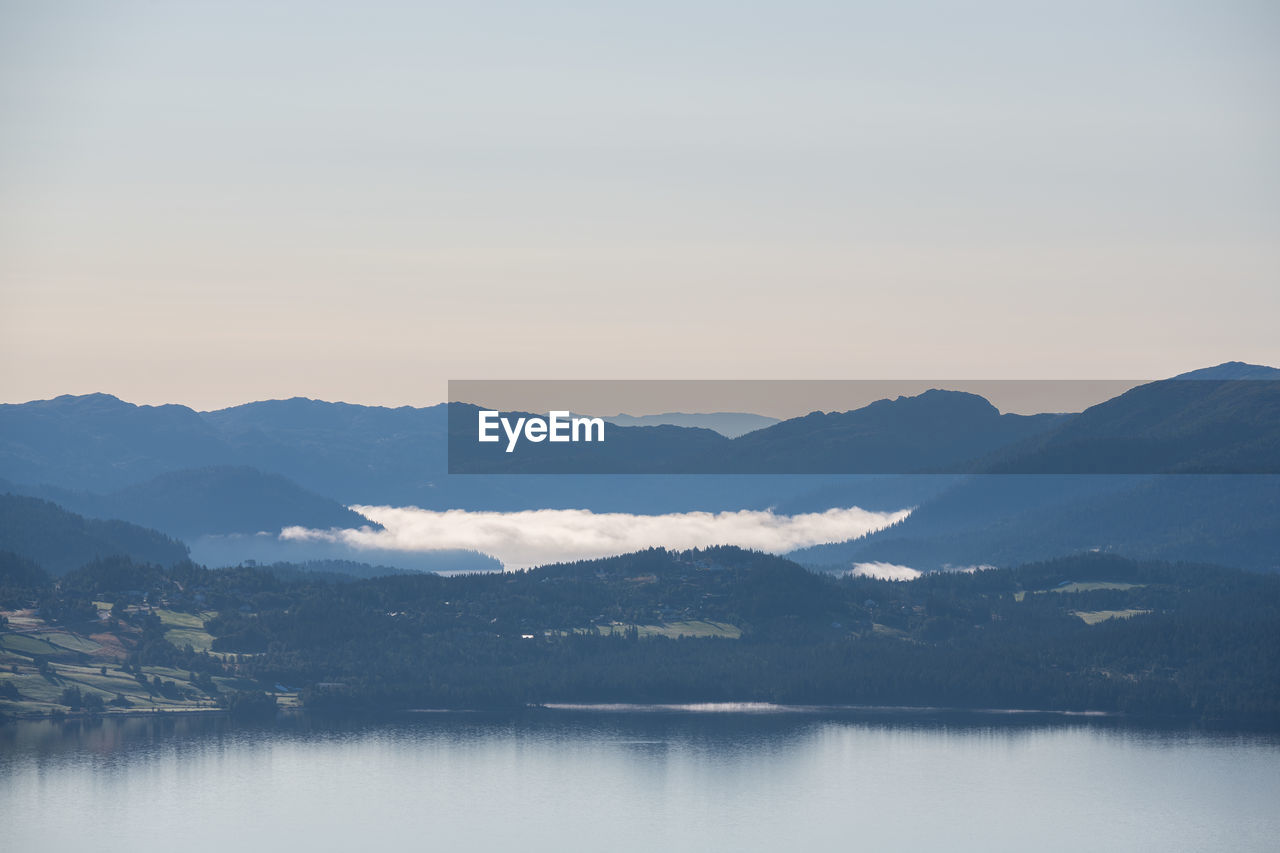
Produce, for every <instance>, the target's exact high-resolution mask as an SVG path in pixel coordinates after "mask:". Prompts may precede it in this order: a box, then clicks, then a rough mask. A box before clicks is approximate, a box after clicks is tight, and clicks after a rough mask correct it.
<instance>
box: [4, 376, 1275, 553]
mask: <svg viewBox="0 0 1280 853" xmlns="http://www.w3.org/2000/svg"><path fill="white" fill-rule="evenodd" d="M1277 376H1280V370H1276V369H1275V368H1269V367H1261V366H1257V365H1245V364H1242V363H1239V362H1228V363H1226V364H1223V365H1219V366H1217V367H1213V368H1206V369H1203V370H1198V371H1192V372H1190V373H1187V374H1183V375H1181V376H1180V377H1175V378H1174V379H1171V380H1163V381H1159V382H1154V383H1149V384H1147V385H1142V386H1138V387H1136V388H1133V389H1132V390H1130V391H1128V392H1126V393H1124V394H1121V395H1119V396H1117V397H1115V398H1113V399H1111V400H1108V401H1106V402H1104V403H1102V404H1099V405H1097V406H1094V407H1092V408H1090V409H1088V410H1086V411H1085V412H1082V413H1079V414H1066V415H1054V414H1046V415H1031V416H1022V415H1009V414H1001V413H1000V412H999V411H998V410H996V409H995V407H994V406H992V405H991V404H990V403H989V402H988V401H986V400H985V399H983V398H981V397H978V396H976V395H972V394H964V393H960V392H949V391H942V390H935V391H930V392H926V393H924V394H921V395H918V396H915V397H900V398H897V399H893V400H881V401H878V402H876V403H872V404H871V405H869V406H865V407H863V408H861V409H856V410H853V411H850V412H840V413H822V412H815V413H811V414H809V415H806V416H804V417H800V418H793V419H790V420H787V421H782V422H780V423H777V424H774V425H772V426H768V427H765V428H762V429H759V430H755V431H753V432H750V433H746V434H744V435H742V436H741V437H739V438H736V439H729V438H726V437H725V436H723V435H720V434H718V433H716V432H714V431H712V430H708V429H700V428H689V427H681V426H675V425H662V426H634V427H624V426H617V425H611V426H610V434H609V435H610V439H609V445H608V448H607V452H608V454H610V456H609V460H610V464H612V465H616V466H617V467H618V468H619V469H621V470H624V471H632V472H646V473H643V474H640V473H634V474H627V475H619V476H600V475H587V474H588V472H590V471H592V470H594V468H593V466H594V465H595V464H596V461H597V460H596V457H592V456H589V455H585V454H583V452H582V448H577V449H573V448H570V449H567V450H565V451H564V456H563V457H562V458H560V459H557V460H552V461H555V462H556V465H555V466H546V465H544V466H543V467H542V468H541V469H540V468H539V467H538V466H539V464H542V463H536V464H531V466H530V468H529V469H528V470H532V471H538V470H547V469H548V468H549V469H550V470H569V471H574V470H576V471H578V472H579V473H580V474H582V475H581V476H575V475H573V474H536V473H535V474H528V473H514V474H509V475H496V474H495V475H490V476H483V477H476V476H450V475H448V473H447V470H448V459H447V457H446V441H447V437H448V435H449V431H450V429H451V426H453V427H454V428H455V429H459V428H460V429H464V430H467V431H469V434H470V435H472V436H473V435H474V428H475V426H474V424H475V421H474V412H475V409H474V407H467V406H465V405H464V404H452V405H443V404H442V405H439V406H432V407H426V408H413V407H400V408H384V407H370V406H358V405H352V404H345V403H326V402H323V401H318V400H310V399H306V398H293V399H289V400H271V401H262V402H258V403H250V404H246V405H243V406H236V407H232V408H228V409H222V410H218V411H214V412H195V411H193V410H191V409H188V408H185V407H182V406H134V405H132V404H129V403H125V402H123V401H120V400H118V399H116V398H114V397H111V396H109V395H105V394H92V395H86V396H83V397H72V396H64V397H59V398H56V399H54V400H45V401H35V402H32V403H26V404H19V405H5V406H0V477H3V478H5V479H6V480H8V481H10V482H11V484H12V487H11V490H13V491H21V492H23V493H25V494H35V495H37V496H40V497H45V498H48V499H51V500H55V501H58V502H60V503H64V504H65V505H66V506H68V507H69V508H73V509H75V510H76V511H78V512H82V513H84V514H88V515H96V516H99V517H112V518H126V519H129V520H136V521H139V522H142V523H145V524H147V525H149V526H152V525H153V526H155V527H157V528H158V529H160V530H163V531H164V532H166V533H168V534H170V535H181V536H183V538H190V539H194V538H195V537H197V536H218V535H222V534H232V535H238V534H245V533H252V532H256V531H258V530H265V531H268V532H276V531H278V526H280V525H286V524H290V525H291V524H298V525H300V526H304V527H322V528H323V527H348V526H359V525H361V524H363V523H364V521H363V520H362V517H360V516H358V515H356V514H355V513H352V512H351V511H350V510H348V509H346V505H350V504H369V505H400V506H405V505H415V506H420V507H423V508H427V509H449V508H464V509H488V510H499V511H508V510H520V509H538V508H587V509H592V510H595V511H597V512H600V511H610V512H635V513H644V514H660V513H667V512H686V511H691V510H704V511H722V510H730V509H765V508H777V509H778V511H780V512H799V511H804V512H821V511H823V510H825V509H827V508H830V507H835V506H850V505H858V506H863V507H864V508H872V509H900V508H903V507H907V506H916V507H918V508H917V510H916V511H915V512H914V513H913V514H912V516H911V517H910V518H908V519H907V520H906V521H905V522H903V523H902V524H900V525H896V526H895V527H894V528H891V529H889V530H885V531H882V532H880V533H877V534H874V535H873V536H871V537H869V538H868V539H866V540H863V541H860V542H858V543H844V544H843V545H839V546H836V545H832V546H819V547H818V548H816V549H812V550H811V552H806V553H805V554H803V555H802V558H803V559H804V560H805V562H807V563H810V564H822V565H837V566H838V565H840V564H842V563H843V564H848V561H850V560H855V559H856V560H873V559H874V560H883V561H887V562H895V561H898V562H904V563H905V564H908V565H914V566H915V567H917V568H930V567H939V566H942V565H946V564H953V565H963V564H974V563H990V562H994V561H998V560H999V561H1009V560H1015V559H1016V560H1025V559H1041V558H1043V557H1047V556H1053V555H1055V554H1057V553H1062V552H1063V551H1064V550H1065V551H1072V550H1079V549H1087V548H1092V547H1099V548H1103V549H1111V550H1116V551H1117V552H1124V553H1137V554H1139V555H1143V556H1148V555H1149V556H1159V557H1162V558H1171V559H1177V558H1178V557H1179V553H1181V551H1180V550H1179V549H1182V550H1186V549H1187V548H1190V547H1192V545H1195V547H1199V548H1201V551H1203V553H1199V552H1197V553H1198V556H1197V559H1204V560H1212V561H1219V562H1225V563H1228V564H1231V565H1247V566H1251V567H1262V568H1266V567H1270V566H1272V565H1274V564H1275V563H1276V562H1277V560H1276V559H1275V556H1274V555H1275V554H1276V553H1277V552H1278V551H1280V548H1278V547H1277V533H1276V531H1275V527H1274V522H1273V521H1272V519H1273V518H1274V517H1275V515H1276V513H1274V512H1273V509H1274V507H1275V500H1274V497H1273V489H1274V486H1273V484H1274V483H1276V482H1278V481H1280V478H1276V477H1274V475H1272V478H1271V479H1267V478H1266V477H1261V478H1254V479H1241V480H1234V481H1233V480H1230V479H1227V480H1222V479H1217V480H1215V479H1213V478H1211V477H1210V478H1197V477H1195V476H1194V475H1198V474H1205V473H1209V472H1241V473H1244V472H1261V473H1268V472H1277V471H1280V382H1273V381H1267V380H1271V379H1275V378H1276V377H1277ZM1197 380H1198V381H1197ZM455 418H460V420H459V421H458V424H451V421H452V420H453V419H455ZM544 446H545V445H544ZM490 447H491V446H490ZM561 447H564V446H563V445H562V446H561ZM597 449H599V446H597ZM574 454H578V455H576V456H575V455H574ZM481 461H484V462H486V464H488V462H489V461H494V462H495V467H494V468H493V470H499V471H500V470H510V468H504V466H507V465H508V460H506V459H504V458H503V454H502V450H501V448H500V447H499V448H497V453H495V454H494V455H493V457H492V459H488V460H486V458H481ZM544 462H545V460H544ZM566 462H569V463H572V464H573V465H577V466H578V467H577V468H574V467H565V463H566ZM842 468H843V469H846V470H847V469H850V468H851V469H854V470H861V471H871V472H881V473H880V474H879V475H875V476H829V475H830V472H831V471H833V470H841V469H842ZM672 471H691V472H694V473H689V474H685V475H674V476H673V475H671V474H670V472H672ZM928 471H946V472H950V473H949V474H947V475H946V476H929V477H926V476H921V475H920V474H919V473H913V472H928ZM1153 471H1169V472H1179V474H1178V476H1191V479H1188V480H1186V481H1185V482H1182V483H1179V484H1171V483H1170V482H1169V481H1168V480H1167V479H1163V478H1155V479H1152V478H1150V477H1149V476H1147V475H1148V474H1149V473H1150V472H1153ZM651 472H655V473H651ZM712 472H715V473H712ZM781 472H788V473H785V474H784V473H781ZM805 472H810V473H805ZM1070 472H1089V473H1092V474H1099V473H1100V474H1105V475H1106V476H1095V477H1092V478H1078V479H1072V476H1066V475H1067V474H1069V473H1070ZM985 474H1018V475H1019V477H1020V478H1022V479H1019V478H1008V477H1006V478H1004V479H1003V480H1002V479H1001V478H999V477H996V478H984V477H983V476H982V475H985ZM1057 474H1062V475H1064V476H1057ZM818 475H821V476H818ZM1131 475H1132V476H1131ZM1233 483H1234V484H1235V485H1231V484H1233ZM993 484H994V485H993ZM1242 484H1248V487H1247V488H1245V487H1243V485H1242ZM1102 507H1106V508H1107V510H1106V512H1103V511H1102V510H1101V509H1100V508H1102ZM1126 518H1127V519H1130V521H1131V523H1128V524H1126V523H1125V522H1124V521H1123V519H1126ZM1188 531H1197V532H1196V533H1195V534H1194V535H1191V534H1190V533H1188ZM226 541H231V540H226ZM1179 543H1181V544H1179ZM1196 543H1198V544H1196ZM1053 549H1057V550H1053ZM1126 549H1128V550H1127V551H1126ZM220 553H221V552H220ZM338 556H342V557H344V558H345V557H346V556H347V555H338ZM273 559H292V557H291V556H290V555H281V556H276V555H273ZM299 559H301V558H299ZM912 561H914V562H912Z"/></svg>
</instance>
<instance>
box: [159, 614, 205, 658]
mask: <svg viewBox="0 0 1280 853" xmlns="http://www.w3.org/2000/svg"><path fill="white" fill-rule="evenodd" d="M155 614H156V615H157V616H159V617H160V622H161V624H163V625H164V626H165V628H166V629H167V630H166V631H165V632H164V638H165V639H166V640H168V641H169V642H171V643H173V644H174V645H175V646H177V647H178V648H180V649H181V648H183V647H184V646H186V645H188V644H190V645H191V648H193V649H195V650H196V651H197V652H207V651H209V650H210V649H212V647H213V635H212V634H210V633H209V632H208V631H206V630H205V629H204V622H205V620H206V619H212V618H213V617H215V616H217V615H218V614H217V613H214V612H208V613H179V612H178V611H176V610H156V611H155Z"/></svg>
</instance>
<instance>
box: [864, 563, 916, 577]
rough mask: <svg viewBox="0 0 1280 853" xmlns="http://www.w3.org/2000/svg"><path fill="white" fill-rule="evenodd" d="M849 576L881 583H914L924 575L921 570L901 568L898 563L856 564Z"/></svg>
mask: <svg viewBox="0 0 1280 853" xmlns="http://www.w3.org/2000/svg"><path fill="white" fill-rule="evenodd" d="M849 574H851V575H853V576H854V577H857V578H875V579H876V580H880V581H912V580H915V579H916V578H918V577H920V575H921V574H923V573H922V572H921V571H920V570H919V569H913V568H911V567H910V566H899V565H898V564H896V563H854V564H853V569H852V570H851V571H850V572H849Z"/></svg>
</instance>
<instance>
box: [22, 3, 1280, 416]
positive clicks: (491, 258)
mask: <svg viewBox="0 0 1280 853" xmlns="http://www.w3.org/2000/svg"><path fill="white" fill-rule="evenodd" d="M1277 44H1280V7H1277V6H1276V5H1275V4H1270V3H1264V2H1244V1H1243V0H1236V2H1223V3H1214V4H1206V3H1198V2H1159V3H1157V2H1136V3H1127V4H1123V5H1116V4H1109V3H1105V4H1104V3H1098V2H1085V3H1078V4H1070V5H1068V6H1063V5H1061V4H1057V5H1049V4H1045V5H1040V4H1026V3H1014V2H986V3H982V4H978V5H976V6H971V7H967V8H964V9H961V8H959V7H952V6H948V5H944V4H923V3H905V4H882V5H873V4H866V3H826V2H809V0H801V2H797V3H789V4H770V5H768V6H766V7H756V8H744V7H742V6H741V4H728V3H722V2H720V3H718V2H694V3H682V4H672V3H663V2H659V3H656V4H646V5H644V6H642V7H633V8H577V7H575V6H573V5H571V4H551V5H545V4H540V5H539V6H538V7H537V8H536V9H535V8H533V7H531V6H528V5H521V4H501V5H499V6H493V5H488V6H483V7H482V6H476V5H471V6H467V5H465V4H456V5H453V6H447V7H446V6H442V5H439V4H395V3H371V4H360V5H359V6H355V5H346V4H327V3H320V4H313V3H301V2H286V3H275V4H267V5H261V4H249V3H245V2H241V0H235V2H226V3H183V4H154V3H140V2H131V0H126V1H125V2H118V3H110V4H103V3H84V2H68V3H58V4H32V3H20V2H11V0H0V125H2V126H3V127H4V128H5V132H4V133H3V134H0V401H2V402H23V401H26V400H31V399H40V398H48V397H53V396H57V395H59V394H64V393H86V392H92V391H104V392H109V393H112V394H115V395H117V396H119V397H121V398H123V399H126V400H129V401H132V402H137V403H164V402H176V403H183V404H187V405H191V406H193V407H195V408H198V409H213V408H219V407H222V406H227V405H234V404H238V403H243V402H247V401H250V400H258V399H267V398H281V397H291V396H295V395H300V396H309V397H316V398H321V399H326V400H345V401H349V402H357V403H371V404H383V405H403V404H411V405H423V404H430V403H435V402H439V401H442V400H444V399H445V396H446V391H445V382H446V380H448V379H475V378H605V379H609V378H672V377H698V378H749V379H774V378H813V379H822V378H838V379H848V378H876V379H882V378H926V377H931V376H948V377H953V378H965V377H969V378H986V379H991V378H1029V379H1108V378H1129V377H1152V378H1155V377H1162V376H1170V375H1174V374H1177V373H1180V372H1183V371H1186V370H1191V369H1195V368H1199V367H1204V366H1207V365H1212V364H1218V363H1220V362H1223V361H1228V360H1241V361H1247V362H1253V363H1261V364H1271V365H1277V364H1280V342H1278V341H1280V338H1278V337H1277V336H1276V334H1275V328H1274V327H1275V318H1276V317H1277V316H1280V287H1277V286H1276V283H1277V281H1278V280H1280V277H1278V275H1277V274H1278V273H1280V158H1277V157H1276V154H1275V152H1276V151H1280V111H1277V109H1276V107H1275V105H1276V104H1278V103H1280V51H1277V50H1276V45H1277Z"/></svg>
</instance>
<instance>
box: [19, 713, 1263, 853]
mask: <svg viewBox="0 0 1280 853" xmlns="http://www.w3.org/2000/svg"><path fill="white" fill-rule="evenodd" d="M1277 804H1280V738H1277V737H1276V736H1274V735H1252V734H1248V735H1241V734H1213V733H1200V732H1190V731H1185V730H1151V729H1140V728H1133V727H1129V726H1125V725H1122V724H1120V723H1117V722H1115V721H1112V720H1106V719H1102V720H1099V719H1087V718H1053V717H1041V716H1024V715H966V716H960V717H956V716H948V715H945V714H924V713H909V712H894V713H854V712H847V711H846V712H839V711H834V710H825V711H824V710H806V711H795V712H788V711H787V710H785V709H770V708H745V709H739V710H738V711H736V712H723V711H719V710H711V711H705V710H704V711H703V712H691V711H685V710H672V709H650V710H637V709H622V710H603V711H602V710H592V711H584V710H578V709H562V710H550V709H548V710H537V711H530V712H528V713H524V714H519V715H516V716H510V715H502V716H499V715H483V714H465V713H448V714H441V713H422V714H415V715H407V716H405V717H403V718H400V719H397V720H395V721H391V722H334V721H320V720H316V719H313V718H310V717H306V716H298V717H291V718H282V719H281V720H279V721H277V722H276V723H275V724H269V725H246V724H242V723H237V722H235V721H232V720H230V719H228V718H226V717H220V716H194V715H188V716H180V715H168V716H164V717H131V718H107V719H102V720H92V721H72V720H68V721H62V722H57V721H48V720H42V721H24V722H19V723H12V724H9V725H5V726H0V837H2V838H3V842H2V843H0V846H3V847H4V848H5V849H8V850H15V851H16V850H37V849H39V850H59V851H62V850H68V851H70V850H86V851H95V853H99V851H117V850H119V851H130V853H137V851H139V850H147V849H161V848H163V849H166V850H180V851H183V853H192V851H204V850H209V851H215V850H216V851H222V853H225V851H227V850H230V849H251V850H265V849H282V850H307V851H316V850H324V851H327V850H334V851H339V850H342V851H346V850H360V849H361V848H364V849H367V850H374V849H384V848H394V849H404V850H448V851H452V850H459V851H463V850H519V851H540V850H556V851H564V850H570V851H572V850H608V851H610V853H618V851H632V850H636V851H640V850H644V851H651V850H659V851H669V850H690V851H704V853H705V851H716V850H788V851H790V850H820V849H827V850H852V849H868V850H870V849H890V850H948V851H954V850H1010V851H1013V850H1017V851H1024V850H1064V851H1072V853H1079V851H1080V850H1082V849H1091V848H1092V849H1107V850H1126V851H1127V850H1152V851H1169V850H1233V851H1242V850H1275V849H1276V845H1277V839H1280V809H1278V808H1277Z"/></svg>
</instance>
